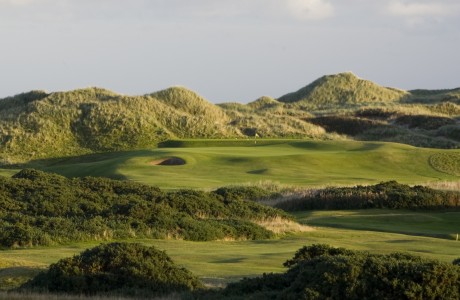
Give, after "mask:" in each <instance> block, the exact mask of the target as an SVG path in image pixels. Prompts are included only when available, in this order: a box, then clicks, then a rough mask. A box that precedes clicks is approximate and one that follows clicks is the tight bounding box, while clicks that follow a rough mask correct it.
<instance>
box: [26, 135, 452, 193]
mask: <svg viewBox="0 0 460 300" xmlns="http://www.w3.org/2000/svg"><path fill="white" fill-rule="evenodd" d="M177 144H178V145H180V146H183V147H178V148H159V149H152V150H143V151H131V152H119V153H107V154H99V155H90V156H83V157H76V158H70V159H62V160H54V161H37V162H35V163H34V164H31V165H30V166H31V167H35V168H40V169H43V170H46V171H51V172H56V173H59V174H62V175H65V176H68V177H75V176H88V175H91V176H105V177H115V178H123V179H129V180H134V181H137V182H141V183H146V184H149V185H157V186H160V187H162V188H176V189H177V188H183V187H190V188H215V187H220V186H224V185H230V184H241V183H257V182H260V181H274V182H279V183H282V184H288V185H299V186H325V185H329V186H330V185H351V184H366V183H378V182H381V181H387V180H396V181H398V182H401V183H425V182H430V181H439V180H444V181H448V180H450V181H456V180H458V179H459V178H458V176H455V175H450V174H447V173H445V172H440V171H437V170H435V169H434V168H433V167H432V166H431V165H430V163H429V158H430V157H431V156H432V155H433V154H437V153H447V152H448V153H460V150H438V149H424V148H415V147H411V146H406V145H401V144H392V143H380V142H351V141H347V142H345V141H344V142H335V141H323V142H319V141H301V140H284V141H280V140H223V141H221V140H214V141H213V140H197V141H195V140H188V141H180V142H177ZM168 157H178V158H181V159H183V160H184V161H185V162H186V163H185V164H184V165H154V164H153V163H154V162H155V161H158V160H159V159H164V158H168Z"/></svg>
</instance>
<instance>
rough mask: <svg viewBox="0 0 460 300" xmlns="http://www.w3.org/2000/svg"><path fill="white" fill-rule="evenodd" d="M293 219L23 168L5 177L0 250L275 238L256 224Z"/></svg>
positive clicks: (246, 206)
mask: <svg viewBox="0 0 460 300" xmlns="http://www.w3.org/2000/svg"><path fill="white" fill-rule="evenodd" d="M273 218H284V219H289V217H288V216H287V214H286V213H284V212H283V211H281V210H278V209H274V208H271V207H267V206H263V205H260V204H258V203H255V202H253V201H245V200H238V199H236V200H228V201H227V200H224V199H223V197H222V196H220V195H218V194H216V193H213V192H202V191H193V190H181V191H174V192H163V191H161V190H160V189H158V188H156V187H150V186H147V185H142V184H139V183H134V182H129V181H117V180H112V179H107V178H93V177H85V178H74V179H67V178H65V177H62V176H59V175H55V174H48V173H44V172H41V171H36V170H23V171H21V172H19V173H18V174H16V175H15V176H13V178H6V177H1V178H0V246H3V247H30V246H36V245H50V244H57V243H68V242H73V241H90V240H96V241H105V240H111V239H113V238H134V237H145V238H165V237H175V238H183V239H187V240H199V241H207V240H216V239H225V238H231V239H259V238H269V237H272V236H273V233H272V232H271V231H268V230H266V229H265V228H262V227H261V226H259V225H257V224H255V223H254V222H255V221H260V220H267V219H273Z"/></svg>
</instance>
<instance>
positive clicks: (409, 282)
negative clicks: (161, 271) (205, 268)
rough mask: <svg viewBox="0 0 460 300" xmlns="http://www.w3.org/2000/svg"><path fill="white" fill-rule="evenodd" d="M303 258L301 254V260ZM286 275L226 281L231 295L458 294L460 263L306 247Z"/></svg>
mask: <svg viewBox="0 0 460 300" xmlns="http://www.w3.org/2000/svg"><path fill="white" fill-rule="evenodd" d="M302 257H304V259H302ZM290 261H291V262H292V261H295V263H293V264H289V265H290V266H291V268H290V269H289V270H288V271H287V272H285V273H284V274H264V275H263V276H262V277H257V278H251V279H249V278H246V279H243V280H242V281H240V282H236V283H232V284H229V285H228V287H227V288H226V289H225V290H223V291H222V292H221V294H220V298H225V297H228V298H231V299H459V297H460V268H458V267H457V266H454V265H452V264H447V263H441V262H439V261H434V260H426V259H422V258H420V257H417V256H412V255H409V254H404V253H393V254H388V255H377V254H369V253H367V252H360V251H351V250H346V249H340V248H339V249H335V248H333V247H329V246H327V245H313V246H310V247H304V248H302V249H301V250H299V251H298V252H297V253H296V256H295V257H294V258H293V259H292V260H289V261H288V262H290Z"/></svg>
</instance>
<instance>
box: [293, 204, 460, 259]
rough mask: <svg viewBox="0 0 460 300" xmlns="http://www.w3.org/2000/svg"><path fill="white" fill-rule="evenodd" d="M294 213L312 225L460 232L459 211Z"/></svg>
mask: <svg viewBox="0 0 460 300" xmlns="http://www.w3.org/2000/svg"><path fill="white" fill-rule="evenodd" d="M295 215H296V217H297V219H298V220H299V222H302V223H306V224H309V225H313V226H322V227H333V228H347V229H356V230H373V231H381V232H393V233H402V234H409V235H420V236H431V237H438V238H443V239H449V240H452V239H456V238H457V234H459V235H460V212H458V211H445V212H430V211H422V212H418V211H409V210H407V211H406V210H386V209H365V210H347V211H344V210H339V211H305V212H300V213H296V214H295ZM459 245H460V244H459ZM459 256H460V254H459Z"/></svg>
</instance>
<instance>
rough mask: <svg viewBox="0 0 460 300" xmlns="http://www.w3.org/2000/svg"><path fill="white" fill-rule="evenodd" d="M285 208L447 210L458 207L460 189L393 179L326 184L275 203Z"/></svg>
mask: <svg viewBox="0 0 460 300" xmlns="http://www.w3.org/2000/svg"><path fill="white" fill-rule="evenodd" d="M276 207H277V208H281V209H283V210H287V211H301V210H314V209H331V210H333V209H366V208H389V209H449V208H459V207H460V192H458V191H439V190H435V189H432V188H429V187H424V186H414V187H411V186H409V185H405V184H400V183H397V182H396V181H388V182H382V183H379V184H376V185H370V186H360V185H358V186H356V187H342V188H337V187H330V188H326V189H322V190H318V191H316V192H313V193H309V194H307V195H306V196H304V197H301V198H295V199H290V200H286V201H284V202H280V203H278V204H277V205H276Z"/></svg>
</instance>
